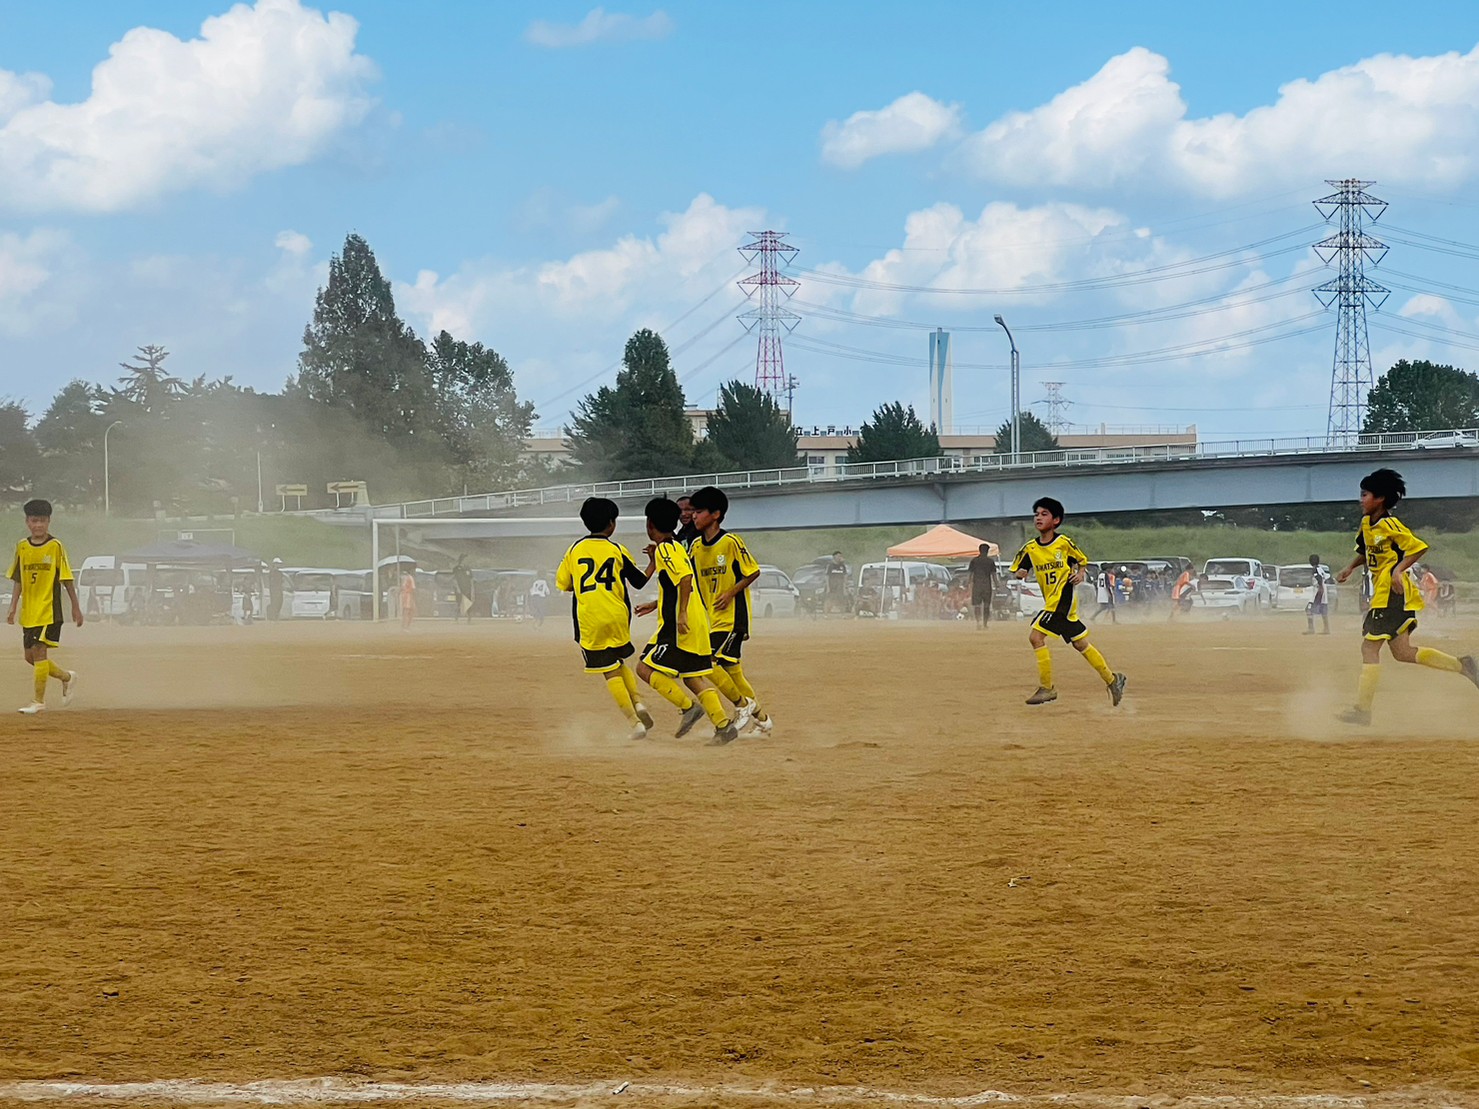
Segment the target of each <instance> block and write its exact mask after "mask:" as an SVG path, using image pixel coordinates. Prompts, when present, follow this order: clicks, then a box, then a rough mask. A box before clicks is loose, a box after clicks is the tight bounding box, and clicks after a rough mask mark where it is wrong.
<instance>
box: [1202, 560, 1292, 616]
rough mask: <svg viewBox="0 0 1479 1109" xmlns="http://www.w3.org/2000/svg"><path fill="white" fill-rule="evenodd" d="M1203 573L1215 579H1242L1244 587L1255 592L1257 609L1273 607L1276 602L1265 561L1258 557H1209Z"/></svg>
mask: <svg viewBox="0 0 1479 1109" xmlns="http://www.w3.org/2000/svg"><path fill="white" fill-rule="evenodd" d="M1202 573H1204V574H1206V575H1207V576H1208V577H1209V578H1214V579H1230V580H1231V579H1242V581H1243V582H1244V583H1246V584H1245V585H1243V586H1241V587H1242V588H1246V589H1248V590H1249V591H1250V592H1251V593H1253V595H1254V597H1253V607H1254V608H1255V609H1261V608H1271V607H1273V603H1274V590H1273V585H1272V584H1271V583H1270V581H1269V574H1267V573H1265V571H1264V568H1263V563H1262V562H1260V561H1258V559H1256V558H1209V559H1208V560H1207V562H1206V565H1204V566H1203V567H1202Z"/></svg>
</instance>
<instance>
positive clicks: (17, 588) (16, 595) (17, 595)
mask: <svg viewBox="0 0 1479 1109" xmlns="http://www.w3.org/2000/svg"><path fill="white" fill-rule="evenodd" d="M8 576H9V578H10V580H11V581H12V582H13V583H14V584H13V585H12V586H11V588H10V611H9V612H8V613H7V614H6V616H5V622H6V623H7V624H14V623H15V612H16V609H18V608H20V606H21V560H20V556H19V555H17V556H16V557H15V561H14V562H12V563H11V564H10V574H9V575H8Z"/></svg>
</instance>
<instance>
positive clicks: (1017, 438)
mask: <svg viewBox="0 0 1479 1109" xmlns="http://www.w3.org/2000/svg"><path fill="white" fill-rule="evenodd" d="M996 322H997V323H998V324H1000V325H1001V329H1002V330H1003V331H1005V332H1006V333H1007V342H1009V343H1011V344H1012V461H1013V462H1016V461H1017V460H1018V458H1019V457H1020V456H1021V454H1022V360H1021V358H1020V357H1018V355H1017V340H1016V339H1013V338H1012V329H1011V328H1010V327H1008V326H1007V321H1006V320H1004V319H1002V318H1001V317H1000V316H997V317H996Z"/></svg>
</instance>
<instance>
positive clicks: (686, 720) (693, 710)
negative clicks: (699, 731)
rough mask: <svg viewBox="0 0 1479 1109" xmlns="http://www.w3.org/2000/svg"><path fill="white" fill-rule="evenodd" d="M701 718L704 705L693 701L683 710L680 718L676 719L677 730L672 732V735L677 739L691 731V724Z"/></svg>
mask: <svg viewBox="0 0 1479 1109" xmlns="http://www.w3.org/2000/svg"><path fill="white" fill-rule="evenodd" d="M703 718H704V707H703V705H700V704H698V703H697V702H695V703H694V704H693V705H691V706H690V707H689V708H687V709H685V710H684V712H683V716H682V718H681V719H680V720H679V721H678V730H677V731H676V732H674V733H673V735H675V736H676V737H677V738H679V739H682V738H683V737H684V736H686V735H687V734H688V733H689V732H691V731H693V726H694V725H695V724H697V723H698V722H699V721H700V720H702V719H703Z"/></svg>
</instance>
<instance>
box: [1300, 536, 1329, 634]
mask: <svg viewBox="0 0 1479 1109" xmlns="http://www.w3.org/2000/svg"><path fill="white" fill-rule="evenodd" d="M1329 584H1330V571H1329V569H1328V568H1327V567H1326V566H1325V564H1324V563H1323V562H1321V561H1320V556H1319V555H1317V554H1312V555H1310V603H1309V604H1307V605H1305V606H1304V620H1305V624H1306V625H1308V626H1307V628H1306V629H1305V633H1304V634H1305V635H1314V634H1315V617H1316V616H1318V617H1319V618H1320V619H1321V620H1323V621H1324V623H1325V630H1324V631H1322V632H1321V633H1320V634H1321V635H1329V634H1330V604H1329V598H1328V596H1327V589H1326V587H1327V586H1328V585H1329Z"/></svg>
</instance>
